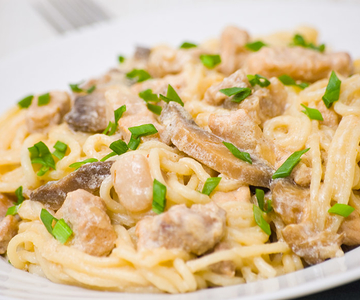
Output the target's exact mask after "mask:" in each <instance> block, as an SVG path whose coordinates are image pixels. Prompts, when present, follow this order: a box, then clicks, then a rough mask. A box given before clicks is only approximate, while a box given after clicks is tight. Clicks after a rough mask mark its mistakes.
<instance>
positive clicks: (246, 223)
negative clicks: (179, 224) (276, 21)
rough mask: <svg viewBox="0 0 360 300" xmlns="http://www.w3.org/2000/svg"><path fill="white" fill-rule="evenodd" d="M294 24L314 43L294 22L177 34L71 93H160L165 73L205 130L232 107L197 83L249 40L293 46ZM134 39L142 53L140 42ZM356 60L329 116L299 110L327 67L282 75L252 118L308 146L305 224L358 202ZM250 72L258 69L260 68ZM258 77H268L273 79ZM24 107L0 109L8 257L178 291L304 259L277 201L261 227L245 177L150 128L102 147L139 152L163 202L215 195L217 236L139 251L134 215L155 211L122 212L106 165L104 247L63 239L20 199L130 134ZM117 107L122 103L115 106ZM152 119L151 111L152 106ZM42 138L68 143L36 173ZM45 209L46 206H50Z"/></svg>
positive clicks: (26, 266) (205, 81) (0, 180)
mask: <svg viewBox="0 0 360 300" xmlns="http://www.w3.org/2000/svg"><path fill="white" fill-rule="evenodd" d="M223 34H226V31H224V33H223ZM295 34H298V36H300V37H302V38H303V39H304V40H305V41H306V43H308V44H305V46H306V45H309V43H310V42H311V43H312V45H313V46H314V45H317V40H316V39H317V32H316V31H315V30H314V29H311V28H298V29H297V30H296V31H294V32H284V33H277V34H273V35H269V36H264V37H258V38H254V37H252V38H250V37H248V38H247V40H246V43H245V44H246V45H243V46H242V47H241V45H240V46H236V47H233V48H231V46H229V45H225V43H231V42H233V43H235V41H234V40H235V37H233V40H231V39H230V40H231V41H230V42H229V41H228V40H229V38H227V39H225V38H224V37H223V36H222V37H221V38H220V39H214V40H210V41H207V42H204V43H202V44H200V45H195V44H194V45H193V44H192V43H187V44H188V46H186V45H185V46H184V47H182V48H180V49H176V48H171V47H168V46H157V47H154V48H152V49H151V50H149V53H148V55H149V56H148V57H147V58H145V59H144V58H142V57H141V55H143V54H144V53H141V51H140V53H137V54H136V55H135V56H134V57H132V58H130V57H129V58H124V57H121V58H120V59H119V60H120V63H119V66H117V67H116V69H114V70H111V71H110V72H109V73H108V74H106V75H105V76H103V77H101V78H99V79H93V80H90V81H89V82H87V83H86V84H84V85H83V86H82V88H81V90H80V91H77V92H75V93H73V94H72V97H73V98H74V97H75V96H76V95H77V94H76V93H78V94H80V95H82V93H86V92H84V91H86V90H87V89H89V88H91V87H92V86H96V89H97V90H101V91H103V92H104V94H105V98H107V97H111V93H114V89H118V90H120V91H125V92H126V93H129V94H132V95H135V96H138V95H139V93H140V92H142V91H144V90H146V89H150V88H151V89H152V92H153V93H154V94H156V95H157V94H163V95H165V94H166V89H167V87H168V85H169V84H170V85H171V86H172V87H174V89H175V90H176V91H177V94H178V96H179V97H180V98H181V100H182V101H183V103H184V108H185V110H186V111H187V112H189V114H190V115H191V117H192V118H193V119H194V120H195V122H196V124H197V126H199V127H200V128H202V129H204V130H205V131H209V128H208V120H209V116H210V115H211V114H224V113H227V112H229V111H231V110H233V108H228V107H226V106H225V105H215V104H209V103H208V102H205V101H204V100H203V99H204V95H205V94H206V92H207V91H209V89H211V87H213V86H216V85H218V84H219V83H221V82H223V81H224V80H226V78H228V77H229V76H231V74H232V73H234V72H235V71H237V70H238V69H240V70H241V69H242V68H243V65H242V62H239V61H241V60H242V57H246V55H249V53H250V54H251V53H252V51H258V50H256V49H255V50H254V49H250V48H251V45H254V43H253V42H255V41H261V43H262V44H263V45H261V47H293V46H294V45H293V44H292V43H294V40H293V37H294V35H295ZM189 45H190V46H189ZM289 45H290V46H289ZM224 47H225V48H226V47H227V48H226V49H225V48H224ZM261 47H260V48H261ZM297 47H304V45H297ZM224 49H225V50H224ZM140 50H141V49H140ZM142 50H143V52H146V51H145V50H146V49H145V50H144V49H142ZM311 50H312V51H318V50H316V49H311ZM320 50H324V49H320ZM186 51H191V53H195V54H192V58H191V59H188V58H187V56H186V55H187V54H186V55H185V54H184V53H186ZM196 51H198V52H196ZM259 51H261V50H259ZM327 51H328V50H327V49H325V52H327ZM204 53H205V54H209V55H210V54H211V55H213V56H215V55H217V54H219V53H220V57H221V62H218V63H216V61H215V62H214V61H210V65H209V63H208V62H206V61H205V62H204V61H203V60H201V59H200V58H199V57H200V56H201V55H203V54H204ZM234 53H235V54H236V55H235V54H234ZM137 56H138V57H137ZM145 56H146V55H145ZM194 57H195V58H194ZM231 59H232V62H230V63H229V60H231ZM212 63H213V65H211V64H212ZM356 64H357V62H356V61H355V63H354V65H353V68H354V69H353V71H352V74H353V75H352V76H350V77H345V76H344V75H342V74H341V73H339V72H336V74H337V77H338V79H339V80H341V89H340V94H339V99H338V100H337V101H336V102H334V103H333V105H332V107H331V112H332V113H334V114H336V115H337V117H338V120H339V121H338V123H335V124H334V125H333V126H329V125H324V124H322V122H321V121H319V120H315V119H311V118H309V116H308V115H306V114H305V113H304V112H303V111H302V110H303V109H304V108H303V107H302V106H301V104H302V105H305V106H306V107H307V108H309V107H310V108H316V107H318V104H319V103H320V102H322V101H323V100H322V97H323V96H324V93H325V91H326V88H327V86H328V83H329V76H330V72H328V73H327V74H326V76H324V78H320V79H319V80H316V81H314V82H310V83H309V84H307V86H306V87H305V88H300V87H299V86H297V85H298V84H299V81H298V80H296V83H294V84H291V85H286V84H285V87H284V89H285V90H286V93H287V98H286V106H285V110H284V111H283V112H281V114H280V115H277V116H275V117H272V118H269V119H268V120H266V121H265V122H263V123H262V124H261V126H260V127H259V128H261V131H262V134H263V136H264V138H265V139H266V140H267V141H269V143H270V142H271V143H273V144H274V145H275V146H276V147H277V148H278V149H282V150H283V151H287V153H290V154H291V153H294V152H296V151H300V150H303V149H307V148H310V150H308V152H306V153H305V154H303V156H302V160H301V162H302V164H303V166H302V167H303V168H304V169H305V168H306V169H307V170H309V172H308V177H309V178H310V183H309V184H308V188H309V192H310V198H309V200H308V201H307V203H306V204H305V205H306V216H303V218H305V219H306V220H307V222H309V223H311V224H312V226H313V227H312V230H313V231H315V232H322V231H327V232H328V233H329V235H331V234H333V235H336V234H337V232H338V230H339V228H340V226H341V224H342V222H343V220H344V216H341V215H338V214H331V213H329V212H328V210H329V208H330V207H331V206H333V205H334V203H339V204H346V205H349V206H351V207H352V208H354V209H355V212H360V194H359V193H358V191H357V190H358V189H359V188H360V168H359V164H358V162H359V160H360V155H359V141H360V103H359V99H360V75H358V74H356V72H357V68H358V67H357V65H356ZM229 66H230V67H229ZM132 70H145V71H146V73H147V74H148V75H149V78H146V80H145V79H144V78H142V79H144V80H138V81H139V82H137V83H136V82H135V83H134V81H132V82H131V84H129V81H131V80H133V79H134V78H130V77H131V75H130V76H129V72H131V71H132ZM260 75H263V76H264V77H266V74H260ZM275 77H277V76H275ZM266 78H267V77H266ZM138 79H139V78H138ZM267 79H268V80H270V81H271V83H272V84H273V81H272V80H271V78H267ZM275 79H276V78H275ZM276 80H277V79H276ZM135 81H136V80H135ZM303 81H306V80H303ZM280 84H281V83H280ZM253 88H255V87H253ZM257 88H259V87H257ZM265 89H266V87H265ZM156 90H158V91H157V92H156ZM95 91H96V90H95ZM74 95H75V96H74ZM164 98H166V96H165V97H164ZM139 99H140V98H139ZM107 100H108V99H107ZM140 100H141V99H140ZM141 101H143V100H141ZM145 104H146V103H145V101H144V105H145ZM153 105H158V106H159V107H162V109H163V110H164V107H165V106H166V105H167V104H166V103H165V102H162V104H159V103H158V102H156V101H155V102H154V103H153ZM26 113H27V109H26V108H25V109H23V108H21V107H19V106H16V107H14V108H12V109H11V110H10V111H8V112H7V113H5V114H4V115H3V116H2V118H1V120H0V128H1V129H2V130H1V131H0V140H1V141H2V142H1V144H0V153H1V155H0V192H1V193H3V194H9V195H14V193H15V191H16V190H17V189H18V188H19V186H22V187H23V195H24V197H25V200H24V201H23V202H22V204H21V205H20V206H19V207H18V209H17V214H18V217H19V220H20V221H19V230H18V233H17V234H16V235H15V236H14V237H13V238H12V239H11V241H10V243H9V245H8V248H7V253H6V255H7V258H8V259H9V261H10V262H11V264H12V265H13V266H14V267H15V268H18V269H22V270H25V271H28V272H30V273H34V274H38V275H41V276H45V277H47V278H48V279H50V280H51V281H53V282H56V283H62V284H69V285H78V286H83V287H88V288H95V289H101V290H114V291H127V292H141V293H144V292H167V293H185V292H191V291H195V290H198V289H204V288H208V287H213V286H229V285H235V284H243V283H247V282H253V281H257V280H263V279H267V278H272V277H275V276H279V275H283V274H287V273H290V272H294V271H296V270H300V269H302V268H304V266H307V263H305V262H304V260H303V259H302V257H301V255H300V254H299V252H298V254H296V252H297V251H296V249H294V248H293V247H291V245H290V244H289V243H287V242H286V241H285V240H284V238H283V236H282V230H283V229H284V227H285V224H284V222H283V221H282V220H281V216H280V215H279V214H278V213H277V212H276V209H275V210H274V209H273V210H271V211H269V212H262V218H263V220H264V221H265V222H266V223H268V224H270V226H271V231H272V233H271V235H269V234H268V233H266V232H265V231H264V229H263V228H261V227H260V226H259V224H258V222H257V221H256V219H255V218H254V205H256V206H258V202H257V198H256V195H255V192H254V191H255V188H253V187H251V188H250V187H249V185H247V184H244V182H243V181H242V180H238V179H236V178H230V177H229V176H226V175H224V174H221V173H220V174H219V173H216V172H215V171H214V170H212V169H211V168H209V167H208V166H206V165H205V164H204V163H202V162H201V161H199V160H197V159H196V158H193V157H191V156H189V155H187V154H186V153H185V152H183V151H180V150H179V149H178V148H177V147H176V146H174V145H173V144H172V143H166V142H164V141H163V140H161V139H160V138H159V137H158V136H156V137H155V136H154V137H152V136H148V137H146V138H142V140H141V143H140V145H139V146H138V147H137V148H136V150H129V151H127V152H126V153H124V154H121V155H119V156H117V155H115V156H112V157H110V158H109V160H115V161H116V160H117V159H119V157H127V156H128V157H130V156H131V155H134V153H136V154H139V155H142V156H144V157H146V159H147V161H148V164H149V169H150V174H151V177H152V179H153V180H154V179H156V180H157V181H158V182H160V183H162V184H163V185H164V186H165V187H166V207H165V209H164V212H163V213H167V211H168V210H169V209H170V208H172V207H174V206H177V205H181V204H185V205H186V206H187V207H191V206H192V205H194V204H200V205H204V204H206V203H210V202H212V201H215V200H216V199H218V198H221V199H220V200H219V201H215V203H216V205H217V206H219V207H220V208H221V209H223V210H224V211H225V212H226V226H225V234H224V236H223V237H222V240H221V243H223V244H225V245H227V246H226V247H224V249H220V250H219V251H218V250H216V251H213V250H212V251H208V252H207V253H205V254H202V255H196V254H194V253H189V252H187V251H185V250H184V249H178V248H173V249H172V248H166V247H158V248H152V249H142V250H141V251H139V250H138V249H137V242H138V236H137V234H136V226H137V224H138V223H139V222H140V221H141V220H143V219H144V218H152V217H156V216H157V213H156V212H154V211H153V210H151V209H150V210H147V211H144V212H140V213H133V212H129V211H128V210H127V209H126V208H125V207H124V206H123V205H122V204H121V201H120V199H119V197H118V195H117V193H116V192H115V190H114V183H113V178H112V175H109V176H108V177H107V178H105V179H104V180H103V182H102V183H101V186H100V190H99V192H98V196H99V197H100V198H101V199H102V200H103V201H104V203H105V206H106V213H107V215H108V216H109V218H110V220H111V225H112V226H113V228H114V230H115V232H116V241H115V245H114V248H113V249H112V251H111V252H110V253H109V254H108V255H103V256H95V255H90V254H87V253H84V252H83V251H81V250H80V249H77V248H76V247H72V245H71V238H70V240H69V241H70V242H69V241H68V242H66V243H61V242H60V241H58V240H57V239H55V238H54V237H53V236H52V235H51V234H50V233H49V231H48V230H47V228H46V227H45V226H44V224H43V222H42V220H41V219H40V214H41V211H42V209H43V208H45V207H46V205H44V203H41V202H38V201H33V200H29V198H30V194H31V192H33V191H34V190H36V189H37V188H39V187H41V186H43V185H45V184H46V183H48V182H52V181H57V180H60V179H62V178H64V177H65V176H67V175H69V174H71V173H72V172H74V168H71V167H69V166H70V165H71V164H73V163H76V162H80V161H84V160H86V159H91V158H93V159H96V160H99V161H100V160H101V159H102V158H103V157H105V156H106V155H108V154H109V153H111V149H110V148H109V146H110V145H111V144H112V143H113V142H115V141H117V140H119V139H121V140H125V142H126V143H128V142H129V140H128V138H126V136H125V134H124V133H123V132H121V129H118V130H117V131H116V132H115V133H114V134H113V135H108V134H106V133H94V134H90V133H84V132H81V131H75V130H73V129H72V128H71V127H70V126H69V125H68V124H67V123H66V122H64V121H63V120H62V121H60V122H59V123H58V124H51V126H48V127H47V128H46V130H42V131H41V130H40V131H35V132H34V131H33V132H30V131H29V128H28V125H27V123H26ZM126 113H128V111H127V112H125V113H124V116H125V115H126ZM154 118H155V119H156V120H157V121H159V120H160V119H159V116H158V115H157V114H155V113H154ZM159 122H160V121H159ZM160 123H161V122H160ZM126 139H127V140H126ZM170 139H171V137H170ZM40 141H42V142H43V143H44V144H46V145H47V146H48V147H49V149H50V148H51V147H52V146H53V145H54V144H55V143H56V142H57V141H61V142H62V143H64V144H66V145H67V150H66V155H65V156H64V157H63V158H62V159H59V160H57V161H56V169H51V168H50V170H48V171H47V172H46V173H45V174H43V175H41V176H39V175H38V174H37V172H38V169H36V167H35V166H34V164H33V163H32V161H31V157H30V154H29V150H28V148H30V147H33V146H34V145H35V144H36V143H38V142H40ZM286 158H287V157H286ZM284 161H285V159H283V160H282V163H283V162H284ZM279 165H280V164H279ZM124 172H126V170H124ZM214 174H215V175H214ZM217 176H219V177H221V181H220V182H219V184H218V185H217V186H216V187H215V189H214V190H213V191H211V193H210V194H209V195H207V194H204V193H201V189H202V188H203V187H204V185H205V183H206V181H207V179H208V178H210V177H217ZM129 184H131V182H129ZM305 185H306V184H305ZM263 190H264V191H265V198H266V199H268V200H269V199H271V194H269V190H268V189H267V188H263ZM234 191H237V194H236V195H241V199H238V198H236V197H239V196H236V197H235V198H236V199H232V197H233V196H231V195H233V194H232V193H234ZM273 205H274V203H273ZM268 206H270V204H269V201H268ZM274 207H275V208H276V206H274ZM48 210H49V212H50V213H51V214H54V213H55V212H54V211H52V210H50V209H48ZM160 215H161V214H160ZM69 226H70V227H71V224H69ZM175 238H176V237H175ZM341 255H343V251H342V250H341V248H340V247H339V248H338V249H337V251H336V254H335V255H333V257H334V256H341ZM226 262H228V263H230V262H231V264H232V265H233V266H234V270H235V272H234V273H233V274H227V273H226V272H217V271H216V270H215V269H214V266H215V265H216V264H220V263H226Z"/></svg>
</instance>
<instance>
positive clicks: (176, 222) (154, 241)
mask: <svg viewBox="0 0 360 300" xmlns="http://www.w3.org/2000/svg"><path fill="white" fill-rule="evenodd" d="M225 220H226V212H225V210H223V209H222V208H220V207H218V206H217V205H216V204H215V203H214V202H211V203H208V204H205V205H201V204H195V205H193V206H192V207H191V208H187V207H186V206H185V204H182V205H176V206H173V207H172V208H170V209H169V211H167V212H165V213H162V214H160V215H158V216H155V217H149V218H145V219H143V220H141V221H140V222H139V223H138V224H137V226H136V235H137V236H138V237H139V240H138V249H139V250H142V249H153V248H159V247H165V248H168V249H174V248H180V249H182V250H185V251H187V252H191V253H195V254H196V255H201V254H203V253H205V252H207V251H209V250H210V249H212V248H214V246H215V245H216V244H217V243H218V242H219V241H220V240H221V238H222V237H223V236H224V234H225Z"/></svg>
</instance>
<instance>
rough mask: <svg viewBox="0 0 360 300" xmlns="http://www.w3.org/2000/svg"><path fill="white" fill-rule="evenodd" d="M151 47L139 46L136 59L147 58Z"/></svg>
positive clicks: (135, 54)
mask: <svg viewBox="0 0 360 300" xmlns="http://www.w3.org/2000/svg"><path fill="white" fill-rule="evenodd" d="M150 52H151V49H149V48H146V47H141V46H137V47H136V49H135V53H134V58H135V59H139V60H140V59H144V60H147V59H148V58H149V56H150Z"/></svg>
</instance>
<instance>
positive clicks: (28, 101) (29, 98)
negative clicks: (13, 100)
mask: <svg viewBox="0 0 360 300" xmlns="http://www.w3.org/2000/svg"><path fill="white" fill-rule="evenodd" d="M33 99H34V95H29V96H26V97H25V98H23V99H21V100H20V101H19V102H18V105H19V106H20V108H28V107H29V106H30V105H31V102H32V100H33Z"/></svg>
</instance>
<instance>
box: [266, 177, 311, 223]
mask: <svg viewBox="0 0 360 300" xmlns="http://www.w3.org/2000/svg"><path fill="white" fill-rule="evenodd" d="M271 194H272V205H273V208H274V210H275V212H276V213H278V214H279V215H280V216H281V218H282V220H283V221H284V223H285V224H297V223H300V222H301V219H302V217H303V214H304V212H305V208H306V204H307V201H308V199H309V198H310V191H309V189H308V188H303V187H300V186H298V185H296V184H295V183H293V182H291V181H290V180H289V179H276V180H274V181H273V182H272V183H271Z"/></svg>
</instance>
